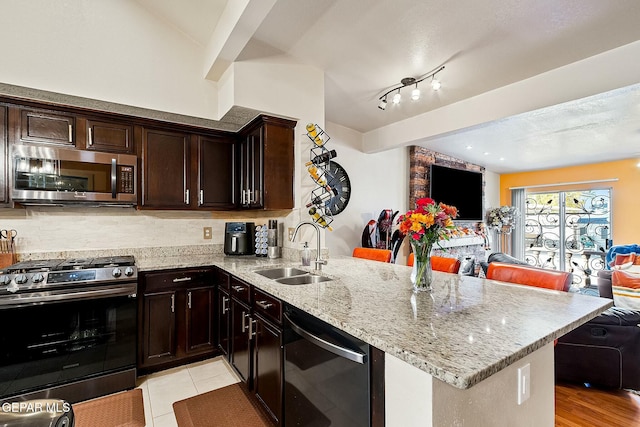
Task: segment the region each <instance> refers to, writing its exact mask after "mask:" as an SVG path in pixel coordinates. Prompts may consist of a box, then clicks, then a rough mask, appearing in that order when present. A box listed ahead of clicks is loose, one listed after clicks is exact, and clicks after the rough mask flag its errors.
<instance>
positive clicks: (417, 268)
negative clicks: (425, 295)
mask: <svg viewBox="0 0 640 427" xmlns="http://www.w3.org/2000/svg"><path fill="white" fill-rule="evenodd" d="M432 248H433V242H427V243H423V242H415V241H414V242H411V249H413V270H412V271H411V282H412V283H413V291H414V292H431V290H432V288H431V282H432V280H433V272H432V270H431V249H432Z"/></svg>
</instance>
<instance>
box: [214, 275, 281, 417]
mask: <svg viewBox="0 0 640 427" xmlns="http://www.w3.org/2000/svg"><path fill="white" fill-rule="evenodd" d="M230 282H231V286H230V288H229V289H230V293H231V296H230V298H231V302H230V307H231V309H230V311H231V314H230V321H231V325H230V331H231V334H230V337H231V349H230V353H229V361H230V363H231V365H232V366H233V367H234V369H235V370H236V372H237V373H238V375H240V377H241V378H242V380H243V381H244V382H245V384H246V385H247V387H248V389H249V390H251V391H252V392H253V393H255V396H256V398H257V399H258V400H259V401H260V402H261V403H262V404H263V406H264V408H265V409H266V411H267V412H268V413H269V414H270V416H271V418H272V420H273V422H274V425H277V426H281V425H282V412H283V407H282V405H283V400H282V393H283V382H284V376H283V375H284V372H283V369H284V358H283V349H284V347H283V336H282V326H281V315H282V307H281V305H282V304H281V301H280V300H278V299H277V298H275V297H273V296H271V295H269V294H266V293H264V292H262V291H260V290H259V289H256V288H253V287H252V286H250V285H249V284H248V283H245V282H242V281H241V280H238V279H236V278H234V277H231V281H230ZM219 295H222V293H220V294H219Z"/></svg>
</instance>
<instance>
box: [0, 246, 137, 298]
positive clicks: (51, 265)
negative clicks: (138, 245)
mask: <svg viewBox="0 0 640 427" xmlns="http://www.w3.org/2000/svg"><path fill="white" fill-rule="evenodd" d="M137 278H138V270H137V268H136V265H135V259H134V257H133V256H118V257H98V258H71V259H48V260H33V261H23V262H19V263H17V264H13V265H10V266H8V267H5V268H3V269H2V270H0V306H2V305H13V304H15V303H25V302H27V301H31V302H37V303H42V302H47V301H49V300H50V301H56V300H58V299H59V298H58V297H60V296H64V297H65V298H64V299H69V298H72V297H74V298H76V297H77V298H80V297H83V296H90V295H92V293H91V292H89V294H87V291H91V290H93V291H94V292H93V293H95V291H96V290H97V291H99V290H100V289H101V288H104V289H103V290H104V291H107V289H108V288H112V289H113V288H114V285H118V284H121V283H136V281H137ZM116 287H117V286H116ZM134 292H135V290H134ZM98 293H100V292H98ZM27 294H31V295H30V296H28V295H27ZM47 297H50V298H47Z"/></svg>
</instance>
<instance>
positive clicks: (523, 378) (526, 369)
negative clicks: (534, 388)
mask: <svg viewBox="0 0 640 427" xmlns="http://www.w3.org/2000/svg"><path fill="white" fill-rule="evenodd" d="M530 396H531V365H530V364H528V363H527V364H526V365H524V366H523V367H522V368H518V405H522V404H523V403H524V401H525V400H527V399H528V398H529V397H530Z"/></svg>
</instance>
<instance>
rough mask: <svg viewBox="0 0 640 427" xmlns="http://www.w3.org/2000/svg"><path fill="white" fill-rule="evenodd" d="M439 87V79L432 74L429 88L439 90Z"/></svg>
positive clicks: (440, 84)
mask: <svg viewBox="0 0 640 427" xmlns="http://www.w3.org/2000/svg"><path fill="white" fill-rule="evenodd" d="M441 87H442V83H440V80H438V79H436V78H435V76H433V77H432V78H431V89H433V90H440V88H441Z"/></svg>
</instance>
